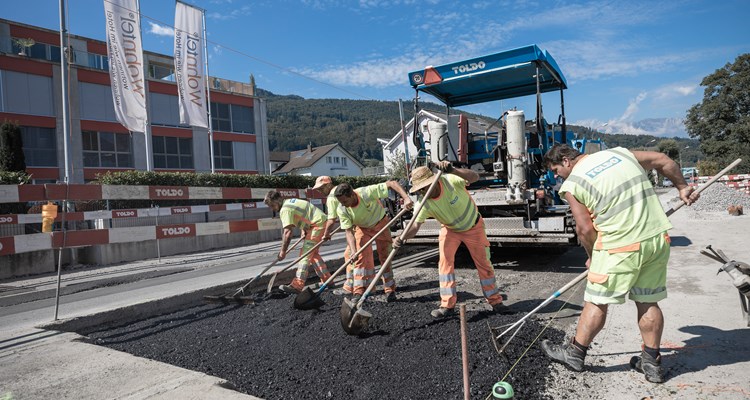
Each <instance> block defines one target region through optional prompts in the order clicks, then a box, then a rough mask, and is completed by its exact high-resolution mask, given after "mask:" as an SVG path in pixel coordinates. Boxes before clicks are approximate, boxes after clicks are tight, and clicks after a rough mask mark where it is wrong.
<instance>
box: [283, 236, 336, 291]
mask: <svg viewBox="0 0 750 400" xmlns="http://www.w3.org/2000/svg"><path fill="white" fill-rule="evenodd" d="M322 239H323V228H313V229H311V230H309V231H307V236H305V244H303V245H302V249H301V250H300V253H299V255H300V256H301V255H303V254H305V253H306V252H308V251H310V249H311V248H313V246H315V245H316V244H318V243H319V242H320V241H321V240H322ZM310 266H312V267H313V268H314V269H315V274H316V275H318V278H320V281H321V282H325V281H326V280H327V279H328V278H330V277H331V274H330V273H329V272H328V267H327V266H326V263H325V261H323V257H321V256H320V247H318V248H317V249H315V251H313V252H312V253H310V254H309V255H308V256H307V257H305V258H304V259H302V260H301V261H300V262H299V266H298V267H297V274H296V275H295V277H294V279H293V280H292V287H294V288H295V289H297V290H302V289H303V288H304V287H305V281H307V275H308V274H309V272H310Z"/></svg>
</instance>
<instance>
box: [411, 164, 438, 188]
mask: <svg viewBox="0 0 750 400" xmlns="http://www.w3.org/2000/svg"><path fill="white" fill-rule="evenodd" d="M434 180H435V175H434V174H433V173H432V171H430V169H429V168H427V167H417V168H414V170H413V171H412V172H411V189H409V193H416V192H418V191H419V190H420V189H424V188H426V187H427V186H430V185H431V184H432V181H434Z"/></svg>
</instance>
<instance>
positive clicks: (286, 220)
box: [279, 199, 326, 229]
mask: <svg viewBox="0 0 750 400" xmlns="http://www.w3.org/2000/svg"><path fill="white" fill-rule="evenodd" d="M279 218H281V224H282V226H283V227H287V226H289V225H294V226H296V227H297V228H300V229H307V228H308V227H314V228H321V227H323V226H324V225H325V222H326V215H325V214H324V213H323V211H321V210H320V209H319V208H318V207H315V206H314V205H312V204H311V203H309V202H307V201H305V200H302V199H286V200H284V203H283V204H282V206H281V210H280V211H279Z"/></svg>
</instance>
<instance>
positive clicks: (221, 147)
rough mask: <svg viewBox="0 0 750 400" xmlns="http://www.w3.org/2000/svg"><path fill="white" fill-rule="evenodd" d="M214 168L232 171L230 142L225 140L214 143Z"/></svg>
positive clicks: (232, 160)
mask: <svg viewBox="0 0 750 400" xmlns="http://www.w3.org/2000/svg"><path fill="white" fill-rule="evenodd" d="M214 167H215V168H217V169H234V158H233V156H232V142H228V141H225V140H217V141H215V142H214Z"/></svg>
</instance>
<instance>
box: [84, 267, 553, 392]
mask: <svg viewBox="0 0 750 400" xmlns="http://www.w3.org/2000/svg"><path fill="white" fill-rule="evenodd" d="M429 285H436V283H434V282H409V281H408V280H405V281H403V282H400V292H399V297H400V299H399V300H398V301H397V302H395V303H385V302H382V301H380V300H381V298H382V297H383V296H382V295H378V296H373V297H371V298H370V299H369V300H368V301H367V302H366V303H365V307H364V309H366V310H368V311H370V312H372V313H373V318H372V319H371V320H370V328H369V329H368V330H367V331H366V332H365V333H363V334H362V335H360V336H358V337H357V336H349V335H347V334H346V333H345V332H344V331H343V329H342V328H341V319H340V316H339V311H340V305H341V299H342V298H341V297H340V296H336V295H333V294H331V293H325V294H323V299H324V300H325V301H326V303H327V305H326V306H323V307H322V308H321V309H320V310H315V311H299V310H295V309H293V308H292V302H293V300H294V296H289V297H287V298H282V299H268V300H267V301H263V302H260V303H258V304H255V305H250V306H217V305H204V304H201V305H196V306H195V307H193V308H190V309H186V310H184V311H181V312H177V313H173V314H169V315H161V316H158V317H154V318H150V319H147V320H143V321H140V322H137V323H134V324H131V325H128V326H124V327H120V328H116V329H110V330H106V331H98V332H79V333H82V334H87V335H88V336H89V338H90V341H91V342H92V343H96V344H99V345H104V346H107V347H110V348H113V349H117V350H121V351H124V352H128V353H131V354H134V355H136V356H140V357H145V358H149V359H153V360H158V361H162V362H166V363H169V364H173V365H176V366H179V367H183V368H187V369H190V370H194V371H200V372H205V373H207V374H210V375H214V376H217V377H221V378H223V379H226V380H227V381H229V382H230V383H231V384H232V385H233V386H234V387H235V388H236V390H238V391H240V392H244V393H248V394H251V395H254V396H258V397H261V398H265V399H461V398H463V378H462V369H461V341H460V329H459V318H458V312H456V314H454V316H453V317H450V318H446V319H444V320H440V321H434V320H433V319H432V317H431V316H430V314H429V313H430V310H431V309H433V308H434V307H435V306H436V305H437V302H438V300H439V298H438V296H437V295H436V294H434V295H429V296H422V297H410V295H409V293H408V292H409V291H410V290H418V289H424V288H425V287H426V286H429ZM380 293H382V292H380ZM459 296H460V298H461V299H462V300H469V299H472V298H473V299H476V296H474V295H471V294H469V293H459ZM522 316H523V314H521V313H518V314H511V315H496V314H490V313H489V312H486V311H469V312H468V313H467V319H468V326H469V352H470V362H469V367H470V371H471V398H472V399H485V398H487V397H488V395H489V394H490V391H491V388H492V385H493V384H495V383H496V382H497V381H499V380H500V379H501V378H502V377H503V376H504V375H505V374H506V372H507V371H508V370H509V368H511V366H512V365H513V363H515V362H516V360H517V359H518V358H519V357H521V355H522V354H523V353H524V352H525V351H526V350H527V347H528V345H529V344H530V343H531V342H532V341H533V340H534V339H535V338H536V337H537V335H538V334H539V333H540V331H541V330H542V328H543V325H542V324H541V323H540V322H535V321H533V318H532V321H530V322H529V323H527V324H526V325H525V326H524V328H523V329H522V330H521V332H520V333H519V334H518V335H517V336H516V337H515V339H513V341H512V342H511V344H510V345H509V346H508V348H507V349H506V350H505V353H504V355H498V354H497V352H496V351H495V349H494V347H493V346H492V343H491V341H490V336H491V335H490V331H489V329H488V323H489V324H490V325H491V326H493V327H494V326H499V325H503V324H509V323H513V322H515V321H517V320H518V319H519V318H521V317H522ZM542 338H551V339H553V340H555V341H558V342H559V341H561V340H562V333H561V332H560V331H557V330H554V329H552V328H550V329H548V330H546V331H545V332H544V334H543V336H542ZM548 366H549V361H548V360H547V358H545V357H544V356H543V355H542V352H541V349H540V348H539V345H538V342H537V344H535V345H534V346H532V347H531V348H530V349H528V351H527V352H526V353H525V355H524V356H523V359H522V360H521V361H520V362H519V363H518V364H517V365H516V366H515V368H514V369H513V371H512V372H511V374H510V375H509V376H508V377H507V378H506V379H505V380H506V381H507V382H509V383H510V384H511V385H512V386H513V388H514V389H515V391H516V398H517V399H541V398H545V396H544V394H543V393H544V389H545V384H546V383H547V381H548V380H549V379H550V375H549V368H548Z"/></svg>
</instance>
